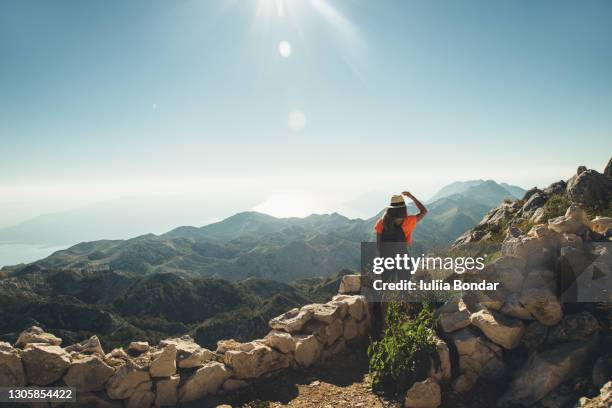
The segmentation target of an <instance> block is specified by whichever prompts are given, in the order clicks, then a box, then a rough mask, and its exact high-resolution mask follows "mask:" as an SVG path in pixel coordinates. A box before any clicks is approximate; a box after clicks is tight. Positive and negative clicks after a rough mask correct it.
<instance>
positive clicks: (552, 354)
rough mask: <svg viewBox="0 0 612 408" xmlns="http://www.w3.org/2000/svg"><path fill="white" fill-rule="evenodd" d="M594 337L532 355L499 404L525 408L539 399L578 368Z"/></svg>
mask: <svg viewBox="0 0 612 408" xmlns="http://www.w3.org/2000/svg"><path fill="white" fill-rule="evenodd" d="M598 340H599V338H598V337H597V335H595V336H593V338H591V339H590V340H589V341H588V342H573V343H566V344H562V345H560V346H558V347H557V348H554V349H552V350H546V351H544V352H542V353H534V354H532V355H531V356H530V358H529V360H528V361H527V363H526V364H525V366H524V367H523V368H522V369H521V370H520V372H519V373H518V375H517V376H516V378H515V379H514V380H513V381H512V383H511V384H510V386H509V388H508V390H507V391H506V392H505V393H504V395H503V396H502V397H501V398H500V400H499V405H500V406H501V407H513V406H516V405H518V406H524V407H527V406H530V405H532V404H534V403H535V402H537V401H539V400H540V399H542V398H543V397H544V396H545V395H546V394H548V393H549V392H550V391H552V390H553V389H554V388H556V387H557V386H558V385H559V384H561V383H562V382H564V381H566V380H568V379H570V378H571V377H572V376H573V375H574V374H575V373H576V372H577V371H578V370H580V368H581V367H582V366H583V364H584V363H585V362H586V361H587V359H588V356H589V353H590V352H591V350H592V349H593V348H594V347H596V345H597V344H598Z"/></svg>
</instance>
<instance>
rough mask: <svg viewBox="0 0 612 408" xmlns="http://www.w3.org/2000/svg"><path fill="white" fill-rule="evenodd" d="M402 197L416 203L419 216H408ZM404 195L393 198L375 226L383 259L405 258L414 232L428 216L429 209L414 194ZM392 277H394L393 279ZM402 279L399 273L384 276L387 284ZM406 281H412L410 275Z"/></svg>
mask: <svg viewBox="0 0 612 408" xmlns="http://www.w3.org/2000/svg"><path fill="white" fill-rule="evenodd" d="M402 195H403V196H406V197H408V198H410V199H411V200H412V201H414V204H415V205H416V206H417V208H418V209H419V213H418V214H416V215H408V211H407V210H406V203H405V202H404V197H402ZM402 195H394V196H392V197H391V203H390V205H389V206H388V207H387V211H385V215H384V216H383V217H382V218H381V219H380V220H378V222H376V225H375V226H374V229H375V230H376V244H377V247H378V253H379V256H381V257H393V258H394V257H395V256H396V255H400V256H403V255H404V254H408V246H411V245H412V232H413V231H414V229H415V227H416V224H417V223H418V222H419V221H421V220H422V219H423V217H425V215H426V214H427V208H425V206H424V205H423V204H422V203H421V202H420V201H419V200H417V199H416V198H415V197H414V196H413V195H412V194H410V193H409V192H408V191H404V192H403V193H402ZM389 272H391V271H389ZM408 273H409V272H408ZM385 275H386V276H385ZM390 275H393V277H392V276H390ZM400 278H401V277H400V276H399V274H397V273H392V274H390V273H385V274H383V280H384V281H387V282H388V281H389V279H393V280H395V281H397V280H399V279H400ZM404 279H410V275H407V276H406V277H405V278H404Z"/></svg>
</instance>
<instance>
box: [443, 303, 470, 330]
mask: <svg viewBox="0 0 612 408" xmlns="http://www.w3.org/2000/svg"><path fill="white" fill-rule="evenodd" d="M459 302H460V303H459V305H460V306H459V309H458V310H457V311H455V312H450V313H440V315H439V317H438V319H439V322H440V327H442V330H444V332H446V333H452V332H454V331H457V330H461V329H463V328H464V327H467V326H469V325H470V312H469V310H468V309H467V307H466V305H465V304H464V303H463V301H462V300H460V301H459Z"/></svg>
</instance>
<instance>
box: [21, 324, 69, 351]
mask: <svg viewBox="0 0 612 408" xmlns="http://www.w3.org/2000/svg"><path fill="white" fill-rule="evenodd" d="M29 343H44V344H50V345H52V346H59V345H60V344H62V339H60V338H59V337H56V336H54V335H53V334H51V333H47V332H45V331H44V330H43V329H41V328H40V327H38V326H32V327H30V328H29V329H27V330H25V331H23V332H21V334H20V335H19V338H18V339H17V343H15V346H17V347H21V348H25V346H26V344H29Z"/></svg>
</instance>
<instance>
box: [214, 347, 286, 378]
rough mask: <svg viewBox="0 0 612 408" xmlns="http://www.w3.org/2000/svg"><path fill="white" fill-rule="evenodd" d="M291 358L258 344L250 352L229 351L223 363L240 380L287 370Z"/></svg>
mask: <svg viewBox="0 0 612 408" xmlns="http://www.w3.org/2000/svg"><path fill="white" fill-rule="evenodd" d="M291 360H292V358H291V356H290V355H287V354H282V353H279V352H278V351H276V350H273V349H272V348H270V347H268V346H266V345H265V344H261V343H256V344H255V345H254V347H253V349H252V350H250V351H238V350H229V351H227V352H226V353H225V354H224V356H223V361H224V362H225V364H226V365H227V366H228V367H230V368H231V369H232V371H233V373H234V377H235V378H238V379H247V378H258V377H260V376H262V375H263V374H266V373H269V372H272V371H276V370H279V369H282V368H287V367H289V365H290V364H291Z"/></svg>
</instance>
